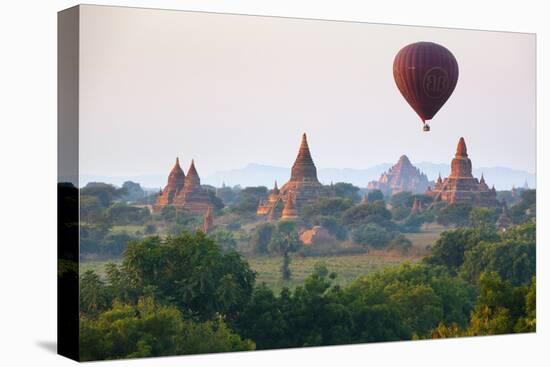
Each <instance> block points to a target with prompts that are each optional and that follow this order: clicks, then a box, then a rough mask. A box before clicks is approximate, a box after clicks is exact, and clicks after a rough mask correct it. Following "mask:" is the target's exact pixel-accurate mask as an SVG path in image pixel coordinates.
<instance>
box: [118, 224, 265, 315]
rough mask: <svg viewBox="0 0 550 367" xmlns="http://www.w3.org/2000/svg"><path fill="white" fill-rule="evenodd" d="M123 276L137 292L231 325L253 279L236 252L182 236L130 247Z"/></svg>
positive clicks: (206, 240) (198, 236)
mask: <svg viewBox="0 0 550 367" xmlns="http://www.w3.org/2000/svg"><path fill="white" fill-rule="evenodd" d="M122 271H123V272H124V273H125V274H126V275H127V277H128V279H129V282H130V283H131V284H132V285H133V286H135V287H136V288H137V289H141V290H142V291H143V290H149V291H150V292H151V294H153V295H154V297H155V299H158V300H159V301H161V302H167V303H170V304H173V305H175V306H177V307H178V308H179V309H180V310H182V311H183V312H188V313H190V314H192V315H195V316H196V317H198V318H200V319H202V320H207V319H211V318H212V317H213V316H214V315H215V314H216V313H218V314H222V315H224V316H225V317H226V319H228V320H230V319H232V318H234V317H236V315H237V314H238V312H239V310H241V309H242V308H243V306H244V304H246V303H247V302H248V299H249V298H250V295H251V294H252V289H253V286H254V280H255V275H254V272H253V271H252V270H251V269H250V267H249V265H248V263H247V262H246V261H245V260H243V258H242V257H241V255H239V254H238V253H236V252H235V251H222V250H221V249H220V247H219V246H218V245H216V243H215V242H214V241H213V240H212V239H210V238H208V237H207V236H206V235H205V234H204V233H202V232H200V231H198V232H196V233H194V234H191V233H188V232H182V233H181V234H180V235H179V236H175V237H168V238H166V239H161V238H160V237H148V238H145V239H143V240H141V241H133V242H131V243H130V244H129V246H128V248H127V250H126V251H125V253H124V258H123V262H122Z"/></svg>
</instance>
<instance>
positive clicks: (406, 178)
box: [367, 155, 433, 196]
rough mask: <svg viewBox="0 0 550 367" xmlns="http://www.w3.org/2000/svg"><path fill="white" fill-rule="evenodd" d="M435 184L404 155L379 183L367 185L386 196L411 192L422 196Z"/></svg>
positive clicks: (368, 187)
mask: <svg viewBox="0 0 550 367" xmlns="http://www.w3.org/2000/svg"><path fill="white" fill-rule="evenodd" d="M431 184H433V182H430V181H429V180H428V177H427V176H426V175H425V174H424V173H422V172H420V170H419V169H418V168H416V167H415V166H413V165H412V163H411V161H410V160H409V158H408V157H407V156H406V155H402V156H401V157H400V158H399V160H398V161H397V163H396V164H395V165H393V166H392V167H391V168H390V169H389V170H388V171H386V172H384V173H383V174H382V175H381V176H380V178H379V179H378V181H371V182H369V184H368V185H367V189H368V190H380V191H382V193H383V194H384V195H386V196H391V195H393V194H396V193H398V192H401V191H410V192H412V193H413V194H420V193H423V192H425V191H426V189H427V188H428V187H429V186H430V185H431Z"/></svg>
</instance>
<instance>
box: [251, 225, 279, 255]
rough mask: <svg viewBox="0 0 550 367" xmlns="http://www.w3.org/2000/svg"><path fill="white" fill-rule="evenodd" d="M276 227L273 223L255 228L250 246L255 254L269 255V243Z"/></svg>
mask: <svg viewBox="0 0 550 367" xmlns="http://www.w3.org/2000/svg"><path fill="white" fill-rule="evenodd" d="M274 229H275V226H274V225H273V224H271V223H262V224H259V225H258V226H256V228H254V232H252V236H251V237H250V244H251V246H252V248H253V249H254V252H256V253H258V254H262V255H265V254H267V253H269V242H270V241H271V235H272V234H273V231H274Z"/></svg>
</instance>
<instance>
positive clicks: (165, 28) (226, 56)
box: [80, 6, 536, 176]
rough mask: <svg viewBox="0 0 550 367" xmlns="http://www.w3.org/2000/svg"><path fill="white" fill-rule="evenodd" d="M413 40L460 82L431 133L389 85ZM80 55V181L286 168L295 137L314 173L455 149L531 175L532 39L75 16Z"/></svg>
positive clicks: (275, 21)
mask: <svg viewBox="0 0 550 367" xmlns="http://www.w3.org/2000/svg"><path fill="white" fill-rule="evenodd" d="M417 41H433V42H437V43H440V44H442V45H444V46H445V47H447V48H448V49H449V50H450V51H451V52H452V53H453V54H454V55H455V57H456V59H457V61H458V64H459V69H460V76H459V80H458V84H457V87H456V89H455V91H454V93H453V95H452V96H451V98H450V99H449V100H448V101H447V103H446V104H445V106H444V107H443V108H442V109H441V110H440V111H439V112H438V113H437V115H436V116H435V118H434V120H433V121H432V122H431V126H432V131H431V132H430V133H424V132H422V128H421V125H422V124H421V122H420V120H419V118H418V116H417V115H416V113H415V112H414V111H413V110H412V109H411V107H410V106H409V105H408V104H407V103H406V102H405V100H404V99H403V97H402V96H401V94H400V93H399V91H398V89H397V87H396V85H395V82H394V80H393V75H392V64H393V58H394V56H395V54H396V53H397V52H398V51H399V50H400V49H401V48H402V47H403V46H405V45H407V44H409V43H412V42H417ZM80 55H81V67H80V72H81V74H80V78H81V79H80V80H81V83H80V103H81V105H80V169H81V173H83V174H95V175H115V176H120V175H129V176H130V175H142V174H156V173H168V170H169V169H170V168H171V166H172V165H173V163H174V159H175V157H176V156H179V157H180V160H182V165H183V166H184V167H183V168H184V170H186V169H187V166H188V164H189V161H190V160H191V158H195V161H196V165H197V170H198V171H199V174H201V176H205V175H209V174H211V173H213V172H215V171H220V170H227V169H235V168H241V167H244V166H245V165H247V164H248V163H261V164H268V165H277V166H288V167H290V165H291V164H292V162H293V161H294V159H295V157H296V153H297V149H298V145H299V142H300V137H301V134H302V132H307V134H308V140H309V143H310V148H311V152H312V155H313V158H314V161H315V163H316V165H317V167H319V168H329V167H337V168H344V167H346V168H366V167H369V166H372V165H374V164H377V163H381V162H395V161H396V160H397V159H398V158H399V156H400V155H401V154H407V155H408V156H409V158H410V159H411V160H412V161H413V162H420V161H431V162H444V163H449V162H450V160H451V158H452V156H453V155H454V150H455V147H456V144H457V142H458V139H459V137H460V136H464V138H465V139H466V143H467V145H468V152H469V154H470V157H471V158H472V161H473V165H474V167H476V166H477V167H481V166H485V167H488V166H505V167H510V168H516V169H523V170H527V171H529V172H534V171H535V157H536V151H535V86H536V83H535V82H536V80H535V36H534V35H528V34H517V33H500V32H481V31H464V30H446V29H436V28H423V27H405V26H391V25H375V24H367V23H348V22H332V21H315V20H302V19H285V18H273V17H255V16H237V15H221V14H206V13H188V12H181V11H157V10H145V9H130V8H116V7H93V6H85V7H83V9H82V11H81V49H80Z"/></svg>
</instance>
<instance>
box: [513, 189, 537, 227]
mask: <svg viewBox="0 0 550 367" xmlns="http://www.w3.org/2000/svg"><path fill="white" fill-rule="evenodd" d="M536 213H537V191H536V190H524V191H523V192H522V193H521V201H520V202H519V203H517V204H516V205H514V206H512V207H511V208H510V217H511V218H512V221H513V222H514V223H515V224H521V223H526V222H529V221H531V220H533V219H534V218H535V216H536Z"/></svg>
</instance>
